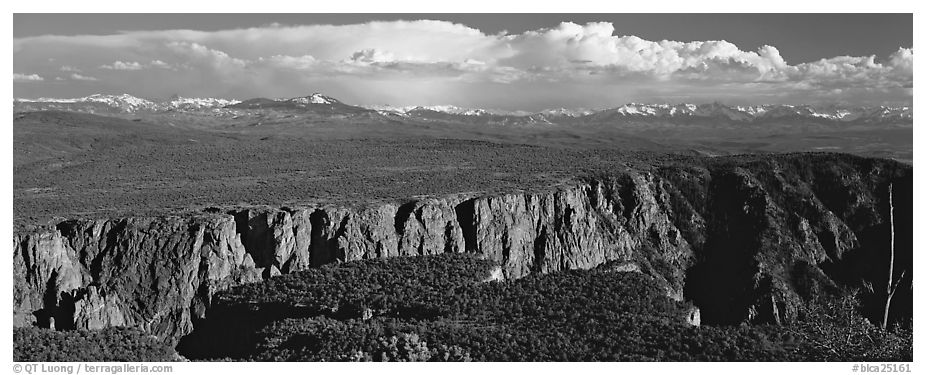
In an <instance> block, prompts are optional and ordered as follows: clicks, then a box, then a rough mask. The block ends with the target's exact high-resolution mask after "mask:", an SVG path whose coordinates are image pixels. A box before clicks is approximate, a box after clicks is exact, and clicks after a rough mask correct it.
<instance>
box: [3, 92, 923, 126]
mask: <svg viewBox="0 0 926 375" xmlns="http://www.w3.org/2000/svg"><path fill="white" fill-rule="evenodd" d="M267 101H268V102H271V103H272V102H274V101H275V102H286V103H293V104H296V105H298V106H302V107H305V106H307V105H310V104H315V105H318V104H321V105H334V104H343V103H341V101H339V100H337V99H335V98H332V97H330V96H326V95H323V94H320V93H313V94H312V95H309V96H303V97H296V98H288V99H274V100H273V101H270V100H267ZM17 103H20V104H24V105H25V106H24V107H23V108H24V109H25V110H41V109H64V110H77V111H93V110H95V108H99V107H98V105H103V106H106V107H109V108H112V109H115V110H118V111H121V112H136V111H168V110H173V111H198V110H213V111H216V110H219V109H221V108H223V107H226V106H230V105H235V104H238V103H242V102H241V101H239V100H232V99H221V98H184V97H179V96H175V97H173V98H171V99H169V100H167V101H164V102H160V103H157V102H153V101H150V100H147V99H142V98H138V97H135V96H132V95H129V94H120V95H108V94H94V95H90V96H85V97H82V98H68V99H61V98H37V99H15V100H14V105H15V104H17ZM87 106H89V107H87ZM364 108H366V109H370V110H374V111H377V112H378V113H379V114H381V115H392V116H403V117H410V116H420V115H422V114H423V113H425V112H427V111H431V112H439V113H444V114H450V115H457V116H490V115H491V116H507V117H521V118H524V120H525V121H527V122H531V123H533V122H536V123H551V121H550V120H553V121H556V119H557V118H573V119H579V118H582V117H585V116H590V115H595V114H599V113H600V114H607V115H608V116H615V115H616V116H624V117H629V118H654V119H659V118H665V119H673V118H679V119H684V118H694V117H697V118H716V119H723V120H729V121H734V122H754V121H760V120H777V119H801V118H803V119H817V120H829V121H838V122H864V123H877V122H892V121H899V122H908V121H912V119H913V110H912V108H911V107H886V106H877V107H856V108H853V107H845V106H838V105H827V106H811V105H798V106H795V105H784V104H774V105H755V106H727V105H724V104H719V103H709V104H687V103H682V104H646V103H628V104H624V105H622V106H619V107H614V108H610V109H604V110H588V109H567V108H557V109H547V110H543V111H539V112H527V111H502V110H492V109H482V108H466V107H458V106H454V105H431V106H390V105H368V106H364Z"/></svg>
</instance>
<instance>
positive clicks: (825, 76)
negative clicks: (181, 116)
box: [14, 21, 913, 106]
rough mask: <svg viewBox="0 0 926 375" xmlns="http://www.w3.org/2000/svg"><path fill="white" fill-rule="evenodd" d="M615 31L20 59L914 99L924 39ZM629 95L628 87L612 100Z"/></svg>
mask: <svg viewBox="0 0 926 375" xmlns="http://www.w3.org/2000/svg"><path fill="white" fill-rule="evenodd" d="M614 34H615V27H614V25H613V24H611V23H607V22H598V23H588V24H585V25H579V24H575V23H570V22H564V23H561V24H559V25H557V26H555V27H551V28H546V29H540V30H533V31H527V32H523V33H520V34H504V33H502V34H494V35H493V34H485V33H483V32H481V31H479V30H477V29H474V28H471V27H468V26H465V25H461V24H454V23H450V22H445V21H393V22H368V23H363V24H354V25H337V26H334V25H313V26H280V25H271V26H266V27H256V28H247V29H236V30H220V31H208V32H207V31H192V30H166V31H139V32H125V33H120V34H115V35H79V36H39V37H29V38H20V39H14V62H15V63H16V64H22V66H37V62H38V61H45V60H47V59H55V58H57V59H58V60H60V61H61V62H67V63H74V62H73V61H71V60H69V59H72V58H73V59H79V60H76V61H82V62H85V61H96V62H95V63H94V64H93V65H94V66H99V67H100V68H101V69H104V70H134V71H139V73H138V74H136V75H122V76H119V77H110V76H107V77H106V79H107V83H110V82H115V83H116V84H118V82H124V83H122V84H123V85H124V86H125V87H124V88H123V90H127V91H134V90H135V89H136V88H135V87H131V85H136V86H137V85H138V84H139V83H144V84H145V87H146V88H147V89H150V90H159V91H157V92H152V93H151V94H150V95H153V96H158V95H160V96H163V95H169V94H171V93H174V92H185V90H188V91H196V90H212V91H213V92H212V93H211V95H218V94H220V93H221V92H229V91H230V92H235V93H240V94H238V95H253V96H258V95H262V96H286V95H289V94H302V92H301V91H305V90H307V87H329V88H333V89H334V90H335V91H341V92H347V93H349V94H350V95H354V96H355V97H357V98H361V100H367V101H376V100H377V99H376V98H378V97H379V96H387V95H392V94H393V92H394V91H405V92H417V91H415V90H412V89H411V85H420V90H421V91H422V92H423V90H425V89H426V88H430V89H432V90H434V93H433V94H432V95H444V96H445V97H446V98H449V99H455V100H460V99H461V98H462V100H467V98H472V97H475V96H480V95H483V94H481V93H483V92H486V91H492V92H495V93H500V92H501V91H500V90H498V87H497V86H496V85H499V84H504V85H509V86H510V87H511V90H514V91H517V90H515V89H518V90H520V91H522V92H524V95H526V96H537V97H540V96H544V97H546V96H550V97H556V96H557V92H556V90H557V87H560V88H561V87H565V86H570V87H572V88H573V90H574V94H576V95H580V96H583V97H585V98H588V99H589V100H592V99H594V100H612V99H613V98H617V97H632V96H633V95H638V96H641V95H643V94H645V93H660V95H665V97H669V96H671V95H672V94H671V93H672V91H673V90H674V91H675V92H676V93H677V94H678V96H685V95H694V94H691V93H697V92H703V93H705V94H704V95H705V98H706V99H705V100H706V101H710V100H711V98H716V97H717V95H719V94H718V93H720V92H725V93H729V94H730V95H732V96H733V97H738V98H742V97H744V96H745V97H751V98H754V99H755V100H756V101H761V100H766V99H767V98H768V97H770V96H774V97H776V98H777V97H782V96H785V97H786V96H788V95H792V100H793V101H797V100H812V99H814V98H832V99H833V100H836V101H841V100H843V99H842V98H840V96H845V97H847V98H848V97H850V95H849V94H847V93H852V94H851V98H860V97H865V93H866V92H868V93H870V95H871V100H875V101H877V100H882V99H885V98H889V99H891V100H895V99H897V98H900V99H901V100H906V101H910V100H911V99H910V94H908V92H909V90H906V89H905V88H909V86H911V85H912V74H913V69H912V59H913V51H912V49H905V48H900V49H899V50H898V51H897V52H896V53H894V54H892V55H891V56H887V57H884V58H885V59H884V60H881V59H879V58H878V57H875V56H862V57H854V56H837V57H832V58H828V59H821V60H818V61H814V62H808V63H802V64H789V63H788V62H787V59H786V56H782V55H781V53H780V51H779V50H778V49H777V48H776V47H774V46H768V45H766V46H762V47H759V48H758V49H756V50H754V51H746V50H742V49H740V48H739V47H738V46H736V45H735V44H733V43H730V42H727V41H691V42H680V41H671V40H663V41H649V40H645V39H642V38H639V37H636V36H632V35H614ZM27 47H28V48H27ZM127 57H128V58H131V60H129V61H126V60H125V59H126V58H127ZM143 61H149V63H143ZM150 68H158V69H150ZM168 70H170V71H168ZM39 73H44V72H42V71H39ZM72 78H73V76H72ZM119 80H122V81H119ZM374 82H375V84H374ZM168 85H172V86H168ZM178 86H179V87H178ZM721 86H722V87H723V89H722V90H721V89H718V87H721ZM313 90H314V89H313ZM451 90H457V91H455V92H452V91H451ZM493 90H494V91H493ZM538 90H553V91H551V92H545V93H541V92H539V91H538ZM582 90H586V91H587V92H585V93H584V94H583V91H582ZM903 90H906V91H903ZM560 91H561V90H560ZM603 92H606V93H608V94H607V95H603V94H601V93H603ZM618 92H619V93H621V94H620V95H624V96H613V97H608V95H618V94H615V93H618ZM707 93H710V94H707ZM905 93H906V94H905ZM499 95H500V94H499ZM506 95H509V96H510V94H506ZM706 95H713V96H712V97H708V96H706ZM421 97H422V98H430V97H425V95H424V94H421ZM598 97H600V98H598ZM419 99H420V98H419ZM502 99H505V100H510V99H509V98H507V97H504V98H502ZM410 100H412V99H410ZM474 100H475V99H474ZM885 100H886V99H885ZM412 104H418V103H412ZM461 104H463V103H461ZM591 105H593V104H589V106H591Z"/></svg>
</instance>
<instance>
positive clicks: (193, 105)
mask: <svg viewBox="0 0 926 375" xmlns="http://www.w3.org/2000/svg"><path fill="white" fill-rule="evenodd" d="M238 103H241V101H240V100H235V99H220V98H184V97H181V96H174V97H173V98H171V99H170V100H168V101H166V102H164V103H163V104H164V106H165V107H166V109H173V110H191V109H206V108H221V107H225V106H228V105H233V104H238Z"/></svg>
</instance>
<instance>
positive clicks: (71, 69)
mask: <svg viewBox="0 0 926 375" xmlns="http://www.w3.org/2000/svg"><path fill="white" fill-rule="evenodd" d="M60 70H61V71H62V72H76V73H80V72H81V70H80V69H78V68H77V67H73V66H70V65H63V66H61V68H60Z"/></svg>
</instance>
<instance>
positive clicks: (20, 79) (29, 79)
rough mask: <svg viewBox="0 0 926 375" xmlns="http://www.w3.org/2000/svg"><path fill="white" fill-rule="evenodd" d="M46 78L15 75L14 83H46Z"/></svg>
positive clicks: (31, 75)
mask: <svg viewBox="0 0 926 375" xmlns="http://www.w3.org/2000/svg"><path fill="white" fill-rule="evenodd" d="M44 80H45V78H42V76H40V75H38V74H22V73H13V82H36V81H44Z"/></svg>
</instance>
